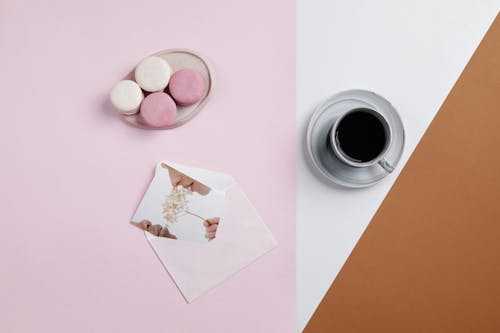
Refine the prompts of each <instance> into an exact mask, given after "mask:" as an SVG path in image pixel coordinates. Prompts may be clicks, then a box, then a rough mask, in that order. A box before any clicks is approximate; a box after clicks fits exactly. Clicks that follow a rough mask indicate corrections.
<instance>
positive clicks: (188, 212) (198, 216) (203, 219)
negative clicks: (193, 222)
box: [185, 210, 206, 221]
mask: <svg viewBox="0 0 500 333" xmlns="http://www.w3.org/2000/svg"><path fill="white" fill-rule="evenodd" d="M185 213H187V214H189V215H193V216H195V217H197V218H199V219H201V220H202V221H205V220H206V219H205V218H204V217H201V216H200V215H198V214H195V213H191V212H190V211H189V210H186V211H185Z"/></svg>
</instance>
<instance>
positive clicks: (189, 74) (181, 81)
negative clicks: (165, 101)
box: [168, 68, 207, 106]
mask: <svg viewBox="0 0 500 333" xmlns="http://www.w3.org/2000/svg"><path fill="white" fill-rule="evenodd" d="M206 89H207V83H206V81H205V78H204V77H203V75H201V73H200V72H198V71H197V70H195V69H192V68H184V69H181V70H178V71H177V72H175V73H174V74H173V75H172V77H171V78H170V83H169V85H168V90H169V92H170V95H172V97H173V99H174V100H175V101H176V102H177V104H179V105H184V106H185V105H192V104H194V103H196V102H198V101H199V100H201V99H202V98H203V96H204V95H205V92H206Z"/></svg>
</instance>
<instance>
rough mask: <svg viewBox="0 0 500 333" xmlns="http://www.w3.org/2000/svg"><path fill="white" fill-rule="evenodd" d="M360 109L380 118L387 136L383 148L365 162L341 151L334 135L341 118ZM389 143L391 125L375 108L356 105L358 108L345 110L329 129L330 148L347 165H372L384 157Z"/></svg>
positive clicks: (390, 139)
mask: <svg viewBox="0 0 500 333" xmlns="http://www.w3.org/2000/svg"><path fill="white" fill-rule="evenodd" d="M360 109H362V110H368V112H369V113H371V114H372V115H374V116H375V117H377V118H378V119H379V120H380V122H381V123H382V125H383V126H384V129H385V131H386V136H387V139H386V143H385V146H384V149H382V151H381V152H380V153H379V154H378V155H377V156H376V157H375V158H373V159H371V160H370V161H366V162H358V161H355V160H353V159H352V158H350V157H349V156H347V155H346V154H345V153H344V152H343V151H342V149H341V148H340V147H339V146H338V143H337V139H336V135H335V134H336V132H337V128H338V125H339V124H340V122H341V121H342V119H344V118H345V117H346V116H347V115H349V114H351V113H353V112H359V111H357V110H360ZM365 112H366V111H365ZM391 143H392V128H391V125H390V124H389V122H388V121H387V119H386V117H385V116H384V115H383V114H382V113H380V112H379V111H378V110H377V109H375V108H368V107H358V108H355V109H351V110H349V111H347V112H345V113H344V114H342V115H341V116H340V117H339V118H338V119H337V120H336V121H335V123H334V124H333V126H332V128H331V129H330V144H331V147H332V150H333V152H334V153H335V155H336V156H337V157H338V158H339V159H340V160H341V161H342V162H344V163H346V164H349V165H351V166H353V167H357V168H362V167H367V166H371V165H374V164H376V163H378V162H379V161H381V160H382V159H383V158H384V156H385V154H386V153H387V151H388V150H389V147H390V145H391Z"/></svg>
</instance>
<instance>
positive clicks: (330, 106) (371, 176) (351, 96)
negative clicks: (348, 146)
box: [306, 90, 405, 188]
mask: <svg viewBox="0 0 500 333" xmlns="http://www.w3.org/2000/svg"><path fill="white" fill-rule="evenodd" d="M360 107H367V108H371V109H374V110H377V111H378V112H380V113H381V114H382V115H383V116H384V117H385V118H386V119H387V121H388V123H389V126H390V127H391V133H392V137H393V139H392V142H391V144H390V146H389V148H388V149H387V152H386V154H385V158H386V160H387V161H388V162H389V163H390V164H391V165H392V166H394V167H396V165H397V164H398V162H399V160H400V158H401V155H402V153H403V147H404V143H405V133H404V128H403V123H402V121H401V118H400V117H399V114H398V112H397V111H396V109H395V108H394V107H393V106H392V104H391V103H389V102H388V101H387V100H386V99H385V98H383V97H382V96H380V95H377V94H375V93H373V92H371V91H366V90H348V91H344V92H341V93H338V94H335V95H333V96H332V97H330V98H328V99H327V100H326V101H325V102H324V103H322V104H321V105H319V106H318V108H317V109H316V111H315V112H314V114H313V115H312V117H311V120H310V121H309V126H308V128H307V142H306V145H307V147H306V148H307V152H308V155H309V158H310V161H311V162H312V163H311V164H312V167H313V169H314V171H317V173H319V174H320V175H321V176H323V177H324V178H325V179H327V180H328V181H330V182H332V183H334V184H338V185H342V186H346V187H358V188H359V187H366V186H370V185H373V184H375V183H377V182H379V181H380V180H382V179H383V178H384V177H385V176H387V175H388V173H387V171H386V170H384V169H383V168H382V167H381V166H380V165H378V164H374V165H371V166H367V167H361V168H360V167H353V166H350V165H348V164H346V163H344V162H342V161H341V160H340V159H339V158H338V157H337V156H336V155H335V153H333V151H332V149H331V147H329V144H328V143H329V142H330V130H331V128H332V126H333V124H334V122H335V121H336V120H337V119H338V118H339V117H341V116H342V115H344V114H345V113H346V112H348V111H350V110H353V109H356V108H360Z"/></svg>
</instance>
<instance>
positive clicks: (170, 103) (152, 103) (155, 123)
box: [140, 91, 177, 127]
mask: <svg viewBox="0 0 500 333" xmlns="http://www.w3.org/2000/svg"><path fill="white" fill-rule="evenodd" d="M176 114H177V106H176V105H175V102H174V100H173V99H172V97H170V96H169V95H168V94H166V93H164V92H162V91H159V92H154V93H152V94H149V95H148V96H146V98H144V100H143V101H142V104H141V110H140V115H141V117H142V119H143V120H144V122H145V123H146V124H147V125H149V126H152V127H163V126H168V125H171V124H172V123H173V122H174V120H175V116H176Z"/></svg>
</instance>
